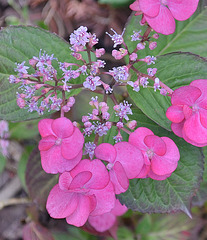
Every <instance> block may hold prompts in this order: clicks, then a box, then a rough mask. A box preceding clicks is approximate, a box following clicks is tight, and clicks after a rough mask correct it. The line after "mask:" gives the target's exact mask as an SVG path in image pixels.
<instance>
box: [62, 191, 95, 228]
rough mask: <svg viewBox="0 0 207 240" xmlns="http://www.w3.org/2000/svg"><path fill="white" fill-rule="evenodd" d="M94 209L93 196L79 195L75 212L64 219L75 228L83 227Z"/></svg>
mask: <svg viewBox="0 0 207 240" xmlns="http://www.w3.org/2000/svg"><path fill="white" fill-rule="evenodd" d="M95 207H96V199H95V197H94V196H85V195H80V194H79V200H78V206H77V208H76V211H74V212H73V214H71V215H69V216H67V217H66V221H67V223H68V224H71V225H74V226H76V227H81V226H83V225H84V224H85V223H86V221H87V219H88V217H89V215H90V213H91V212H92V211H93V210H94V208H95Z"/></svg>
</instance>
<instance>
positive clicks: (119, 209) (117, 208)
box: [111, 199, 128, 216]
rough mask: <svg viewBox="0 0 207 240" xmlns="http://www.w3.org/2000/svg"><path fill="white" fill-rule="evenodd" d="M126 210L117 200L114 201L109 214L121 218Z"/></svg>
mask: <svg viewBox="0 0 207 240" xmlns="http://www.w3.org/2000/svg"><path fill="white" fill-rule="evenodd" d="M127 210H128V208H127V207H126V206H125V205H122V204H121V203H120V201H119V199H116V202H115V206H114V208H113V209H112V210H111V213H112V214H114V215H115V216H121V215H123V214H124V213H125V212H126V211H127Z"/></svg>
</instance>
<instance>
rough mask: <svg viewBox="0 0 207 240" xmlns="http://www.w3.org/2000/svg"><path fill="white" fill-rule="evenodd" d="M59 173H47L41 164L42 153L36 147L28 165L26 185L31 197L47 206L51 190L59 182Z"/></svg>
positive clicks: (42, 205) (41, 204) (40, 204)
mask: <svg viewBox="0 0 207 240" xmlns="http://www.w3.org/2000/svg"><path fill="white" fill-rule="evenodd" d="M57 178H58V175H52V174H47V173H45V172H44V170H43V169H42V166H41V160H40V153H39V150H38V148H35V149H34V150H33V152H32V153H31V155H30V157H29V160H28V163H27V167H26V185H27V189H28V192H29V196H30V197H31V199H32V200H33V201H34V202H36V203H38V204H39V206H41V207H43V208H45V204H46V201H47V197H48V195H49V192H50V190H51V189H52V188H53V187H54V185H55V184H56V183H57Z"/></svg>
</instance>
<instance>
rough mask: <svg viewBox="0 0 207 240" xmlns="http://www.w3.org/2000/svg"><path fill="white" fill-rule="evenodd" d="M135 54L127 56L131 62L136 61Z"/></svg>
mask: <svg viewBox="0 0 207 240" xmlns="http://www.w3.org/2000/svg"><path fill="white" fill-rule="evenodd" d="M137 57H138V56H137V54H136V53H132V54H131V55H130V56H129V59H130V60H131V61H136V60H137Z"/></svg>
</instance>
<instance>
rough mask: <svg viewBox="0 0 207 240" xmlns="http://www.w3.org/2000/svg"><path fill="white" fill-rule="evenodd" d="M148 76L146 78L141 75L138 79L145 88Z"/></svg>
mask: <svg viewBox="0 0 207 240" xmlns="http://www.w3.org/2000/svg"><path fill="white" fill-rule="evenodd" d="M147 80H148V78H146V77H141V78H140V79H139V82H140V84H141V85H142V86H143V88H146V87H147V85H148V83H149V82H148V81H147Z"/></svg>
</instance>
